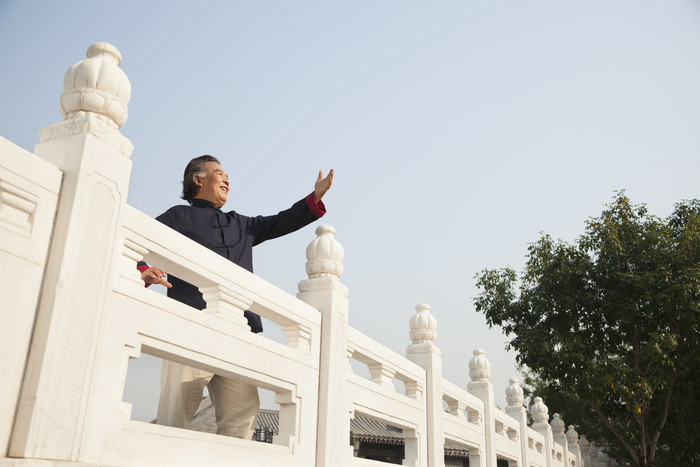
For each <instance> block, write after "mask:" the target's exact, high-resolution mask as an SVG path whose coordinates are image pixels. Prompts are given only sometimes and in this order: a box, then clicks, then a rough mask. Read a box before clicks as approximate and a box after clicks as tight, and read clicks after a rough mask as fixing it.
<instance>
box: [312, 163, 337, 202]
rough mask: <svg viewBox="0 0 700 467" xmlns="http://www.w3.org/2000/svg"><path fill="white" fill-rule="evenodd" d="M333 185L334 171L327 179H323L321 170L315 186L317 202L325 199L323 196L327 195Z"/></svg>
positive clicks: (329, 173)
mask: <svg viewBox="0 0 700 467" xmlns="http://www.w3.org/2000/svg"><path fill="white" fill-rule="evenodd" d="M332 184H333V169H331V171H330V172H328V176H327V177H326V178H323V170H319V171H318V179H317V180H316V184H315V185H314V198H316V201H320V200H321V198H323V195H325V194H326V192H327V191H328V190H329V189H330V188H331V185H332Z"/></svg>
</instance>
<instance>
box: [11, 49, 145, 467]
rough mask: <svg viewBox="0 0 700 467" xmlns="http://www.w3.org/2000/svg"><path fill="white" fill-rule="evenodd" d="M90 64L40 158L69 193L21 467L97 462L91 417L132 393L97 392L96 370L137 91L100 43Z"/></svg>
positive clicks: (20, 446) (21, 441)
mask: <svg viewBox="0 0 700 467" xmlns="http://www.w3.org/2000/svg"><path fill="white" fill-rule="evenodd" d="M87 57H88V58H87V59H86V60H83V61H81V62H78V63H76V64H75V65H74V66H72V67H71V68H70V69H69V70H68V71H67V72H66V75H65V79H64V92H63V94H62V96H61V99H60V111H61V115H62V116H63V121H61V122H59V123H56V124H54V125H50V126H48V127H46V128H43V129H42V130H41V134H40V135H41V143H40V144H38V145H37V146H36V149H35V152H36V155H37V156H39V157H41V158H43V159H44V160H46V161H48V162H50V163H51V164H53V165H54V166H56V167H57V168H58V169H60V170H61V171H62V172H63V184H62V186H61V194H60V199H59V204H58V211H57V214H56V221H55V228H54V233H53V239H52V244H51V250H50V254H49V257H48V259H47V267H46V272H45V277H44V284H43V288H42V295H41V302H40V305H39V308H38V311H37V319H36V325H35V329H34V335H33V338H32V346H31V350H30V355H29V361H28V364H27V371H26V376H25V380H24V384H23V389H22V394H21V399H20V406H19V409H18V413H17V417H16V423H15V429H14V432H13V438H12V441H11V446H10V455H12V456H17V457H31V458H45V459H55V460H60V461H63V460H66V461H67V460H71V461H76V460H80V461H86V462H89V461H90V459H91V457H90V456H91V454H90V452H89V449H88V448H87V447H86V446H85V445H84V444H85V439H84V438H85V437H86V436H89V435H90V433H91V430H92V428H93V427H94V425H92V423H95V420H94V418H93V417H92V414H93V412H91V411H90V409H91V408H94V407H97V406H99V402H97V400H98V398H99V397H107V394H106V393H109V396H112V395H114V393H116V394H119V392H120V391H121V390H122V388H120V387H115V388H110V389H109V390H105V389H104V388H100V389H97V386H98V385H99V381H98V380H99V378H97V377H93V376H94V373H95V371H98V370H96V369H95V366H94V365H92V364H91V363H92V362H93V359H94V358H95V354H96V352H97V348H98V342H99V341H100V334H101V333H103V332H108V331H105V330H103V329H102V328H101V325H102V324H103V323H102V320H101V318H102V315H103V312H104V309H105V307H106V306H107V305H106V300H105V297H106V295H107V292H108V291H109V290H111V287H112V283H111V281H112V279H113V278H114V277H115V275H116V274H113V271H114V270H115V268H116V267H117V266H118V264H119V257H120V254H121V248H118V247H117V245H120V242H122V241H123V240H121V239H120V237H121V227H120V225H121V224H120V217H121V213H122V211H123V207H124V205H125V203H126V198H127V192H128V189H129V176H130V172H131V161H130V160H129V156H130V155H131V150H132V148H133V146H132V144H131V143H130V142H129V140H128V139H126V138H125V137H123V136H122V135H121V134H120V133H119V128H120V127H121V126H122V125H123V124H124V122H125V121H126V118H127V115H128V111H127V104H128V102H129V98H130V94H131V85H130V83H129V80H128V79H127V77H126V75H125V74H124V72H123V71H122V70H121V69H120V68H119V65H120V63H121V55H120V53H119V51H118V50H117V48H116V47H114V46H112V45H110V44H107V43H105V42H98V43H95V44H93V45H92V46H90V48H89V49H88V51H87ZM103 371H104V370H103ZM112 391H113V392H112ZM88 395H89V397H88ZM93 395H96V396H95V397H93ZM116 397H118V398H119V399H118V400H120V397H121V395H120V394H119V395H118V396H116ZM103 423H104V422H103Z"/></svg>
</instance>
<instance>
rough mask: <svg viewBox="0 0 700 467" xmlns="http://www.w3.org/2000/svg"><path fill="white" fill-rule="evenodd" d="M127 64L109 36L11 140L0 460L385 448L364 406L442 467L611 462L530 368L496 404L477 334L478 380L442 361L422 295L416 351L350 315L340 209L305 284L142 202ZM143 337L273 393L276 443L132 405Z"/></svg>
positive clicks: (319, 457) (325, 461) (96, 461)
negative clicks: (532, 379)
mask: <svg viewBox="0 0 700 467" xmlns="http://www.w3.org/2000/svg"><path fill="white" fill-rule="evenodd" d="M120 62H121V56H120V54H119V51H118V50H117V49H116V48H114V47H113V46H111V45H109V44H105V43H97V44H94V45H93V46H91V47H90V49H89V51H88V59H87V60H84V61H82V62H80V63H78V64H76V65H74V66H73V67H71V68H70V69H69V71H68V73H67V74H66V79H65V81H64V84H65V90H64V91H65V92H64V93H63V95H62V96H61V112H62V115H63V121H61V122H60V123H57V124H55V125H51V126H50V127H47V128H45V129H43V130H42V131H41V143H40V144H38V145H37V147H36V150H35V153H34V154H32V153H29V152H27V151H25V150H23V149H20V148H18V147H17V146H15V145H13V144H12V143H10V142H8V141H6V140H4V139H2V138H0V259H1V260H2V266H3V267H2V268H0V274H1V276H0V294H1V296H2V315H3V323H4V325H3V326H2V327H0V333H1V334H0V342H2V353H1V354H0V358H2V366H3V368H4V371H3V383H4V386H3V387H4V388H5V391H4V395H5V397H3V399H2V405H0V447H1V448H2V452H1V453H0V454H1V456H0V457H1V458H2V459H1V462H2V464H3V465H28V464H33V463H40V462H41V461H42V460H46V461H55V462H59V463H60V464H61V465H69V464H70V463H75V464H76V465H78V464H81V465H168V466H171V465H231V464H234V465H256V466H273V465H275V466H278V465H286V466H303V467H308V466H313V465H316V466H325V467H337V466H352V465H386V464H382V463H380V462H378V461H370V460H367V459H360V458H358V457H355V456H354V452H353V446H352V444H350V436H349V434H350V420H351V418H353V417H355V415H357V414H359V415H362V416H364V417H368V418H372V419H375V420H378V421H381V422H383V423H386V424H388V425H391V426H393V427H397V428H400V429H401V430H402V437H403V443H404V460H403V465H411V466H431V467H432V466H443V465H445V464H444V452H445V445H446V444H449V445H450V446H452V447H457V448H458V449H462V451H463V452H465V453H467V452H468V454H467V455H468V458H469V465H471V466H489V467H490V466H495V465H496V464H497V460H499V459H500V460H504V461H508V462H509V465H521V466H530V465H532V466H543V467H544V466H547V467H550V466H567V467H568V466H576V467H578V466H582V465H586V466H589V465H592V466H598V465H608V463H607V458H606V456H604V455H603V454H602V453H598V451H597V450H596V448H595V446H594V445H593V443H590V444H589V443H588V441H587V440H586V439H585V437H581V440H580V441H579V437H578V434H577V433H576V432H575V431H574V429H573V427H570V428H569V430H568V431H567V432H566V433H564V422H563V421H562V420H561V418H560V417H559V416H558V415H557V414H555V415H554V417H553V420H552V423H551V424H550V423H549V413H548V409H547V407H546V406H545V405H544V403H543V402H542V401H541V399H539V398H535V400H534V404H533V405H532V407H531V414H532V419H533V421H534V423H533V425H532V426H528V423H527V415H526V410H525V407H524V406H523V403H524V400H523V393H522V389H521V388H520V387H519V386H518V384H517V380H514V379H513V380H511V381H510V385H509V386H508V387H507V388H506V396H507V400H508V406H507V407H506V409H505V410H504V411H502V410H500V409H498V408H497V407H496V406H495V404H494V392H493V387H492V386H491V383H490V382H489V376H490V364H489V362H488V360H487V359H486V356H485V355H484V352H483V351H482V350H475V351H474V356H473V358H472V359H471V360H470V362H469V374H470V378H471V382H470V383H469V385H468V387H467V388H460V387H458V386H456V385H455V384H453V383H450V382H449V381H446V380H445V379H443V378H442V370H441V367H442V365H441V356H440V351H439V349H438V348H437V347H436V346H435V336H436V333H437V321H436V319H435V318H434V317H433V316H432V315H431V313H430V307H429V306H428V305H427V304H419V305H418V306H416V312H415V314H414V316H413V317H412V318H411V319H410V320H409V328H410V330H409V331H410V338H411V342H410V344H409V345H408V347H407V349H406V355H405V356H402V355H399V354H397V353H395V352H393V351H391V350H390V349H388V348H387V347H385V346H383V345H382V344H380V343H378V342H376V341H374V340H372V339H370V338H369V337H367V336H366V335H364V334H362V333H361V332H360V331H358V330H356V329H353V328H350V327H349V326H348V311H349V306H348V298H347V294H348V291H347V288H346V287H345V286H344V285H343V284H342V283H341V281H340V277H341V275H342V268H343V264H342V261H343V248H342V246H341V245H340V243H338V242H337V240H335V238H334V236H335V231H334V229H333V228H332V227H330V226H320V227H318V228H317V229H316V235H317V236H316V238H315V239H314V240H313V241H312V242H311V243H310V244H309V247H308V248H307V252H306V254H307V260H308V261H307V263H306V272H307V274H308V278H307V279H304V280H302V281H301V282H300V283H299V293H298V294H297V296H296V297H294V296H292V295H290V294H288V293H286V292H284V291H282V290H280V289H278V288H277V287H275V286H273V285H271V284H269V283H267V282H265V281H264V280H262V279H261V278H259V277H257V276H255V275H253V274H251V273H249V272H247V271H245V270H243V269H242V268H240V267H238V266H236V265H234V264H232V263H231V262H229V261H227V260H225V259H224V258H222V257H220V256H218V255H216V254H214V253H212V252H211V251H209V250H207V249H206V248H204V247H202V246H200V245H198V244H196V243H194V242H192V241H191V240H189V239H187V238H185V237H184V236H182V235H180V234H178V233H176V232H174V231H173V230H171V229H169V228H167V227H165V226H164V225H162V224H160V223H159V222H157V221H155V220H154V219H152V218H150V217H148V216H146V215H144V214H143V213H141V212H139V211H137V210H136V209H134V208H132V207H130V206H128V205H127V204H126V199H127V192H128V188H129V187H128V180H129V173H130V169H131V162H130V160H129V157H130V154H131V149H132V146H131V143H130V142H129V141H128V140H127V139H126V138H125V137H123V136H122V135H121V134H120V132H119V128H120V127H121V125H122V124H123V123H124V121H125V120H126V117H127V104H128V101H129V95H130V84H129V81H128V79H126V76H125V75H124V74H123V72H122V71H121V70H120V69H119V68H118V66H119V64H120ZM192 258H196V261H193V260H192ZM141 260H145V261H147V262H148V263H150V264H153V265H157V266H159V267H162V268H163V269H165V270H167V271H168V272H170V273H172V274H174V275H176V276H178V277H180V278H182V279H184V280H186V281H188V282H190V283H192V284H195V285H197V286H198V287H199V288H200V290H201V291H202V293H203V295H204V298H205V301H206V303H207V307H206V308H205V309H204V310H202V311H199V310H195V309H193V308H190V307H188V306H185V305H183V304H181V303H179V302H176V301H173V300H171V299H169V298H167V297H165V296H163V295H161V294H158V293H156V292H154V291H151V290H149V289H146V288H145V287H144V283H143V282H142V281H141V278H140V275H139V274H138V272H137V270H136V263H137V262H138V261H141ZM244 310H252V311H254V312H255V313H258V314H259V315H261V316H263V317H264V318H266V319H268V320H270V321H272V322H274V323H277V324H278V325H279V326H280V327H281V328H282V330H283V331H284V334H285V336H286V343H280V342H276V341H273V340H271V339H268V338H266V337H265V335H264V334H257V335H256V334H252V333H250V332H249V329H248V327H247V324H246V321H245V318H244V317H243V312H244ZM142 353H146V354H150V355H153V356H156V357H160V358H163V359H166V360H171V361H175V362H180V363H185V364H188V365H191V366H195V367H199V368H203V369H206V370H208V371H210V372H213V373H216V374H219V375H222V376H225V377H228V378H234V379H239V380H242V381H245V382H248V383H251V384H254V385H256V386H258V387H260V388H263V389H266V390H268V391H272V392H274V394H275V402H276V403H277V404H279V407H280V415H279V416H280V424H279V426H280V429H279V433H277V434H276V435H275V437H274V442H273V443H271V444H267V443H256V442H254V441H248V440H240V439H234V438H230V437H224V436H219V435H215V434H210V433H201V432H196V431H190V430H185V429H179V428H173V427H168V426H161V425H155V424H151V423H145V422H139V421H135V420H132V419H131V416H130V415H131V406H130V405H129V404H128V403H125V402H123V400H122V398H123V391H124V385H125V380H126V374H127V370H128V361H129V359H132V358H139V357H140V356H141V354H142ZM364 367H366V373H367V374H368V376H364V375H363V373H365V371H356V369H361V368H364Z"/></svg>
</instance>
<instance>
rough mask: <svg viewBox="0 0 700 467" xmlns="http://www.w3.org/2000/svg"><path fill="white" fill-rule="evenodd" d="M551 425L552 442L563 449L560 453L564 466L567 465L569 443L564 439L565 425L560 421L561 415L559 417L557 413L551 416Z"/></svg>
mask: <svg viewBox="0 0 700 467" xmlns="http://www.w3.org/2000/svg"><path fill="white" fill-rule="evenodd" d="M551 425H552V436H553V438H554V442H555V443H558V444H561V445H562V447H563V449H562V451H563V460H564V465H569V457H570V456H569V442H568V439H567V437H566V433H564V431H565V430H566V424H565V423H564V420H562V419H561V415H559V414H558V413H555V414H554V415H552V423H551Z"/></svg>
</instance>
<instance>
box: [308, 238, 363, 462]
mask: <svg viewBox="0 0 700 467" xmlns="http://www.w3.org/2000/svg"><path fill="white" fill-rule="evenodd" d="M343 256H344V251H343V246H342V245H341V244H340V243H339V242H338V241H337V240H336V239H335V229H334V228H333V227H331V226H330V225H321V226H319V227H317V228H316V238H315V239H314V240H313V241H312V242H311V243H309V246H308V247H307V248H306V259H307V261H306V273H307V275H308V279H305V280H302V281H301V282H299V284H298V287H299V293H298V294H297V297H298V298H299V299H300V300H302V301H304V302H306V303H308V304H309V305H311V306H313V307H314V308H316V309H317V310H318V311H319V312H320V313H321V316H322V318H321V362H320V370H319V396H318V426H317V435H316V440H317V441H316V465H317V466H318V467H336V466H338V465H349V464H350V462H351V461H352V455H353V449H352V446H350V445H348V433H350V405H349V401H347V400H346V396H345V393H344V391H343V390H342V388H344V387H345V381H346V372H347V365H345V364H340V362H346V361H347V358H348V345H347V326H348V289H347V287H345V286H344V285H343V284H342V283H341V282H340V276H341V275H342V274H343Z"/></svg>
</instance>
